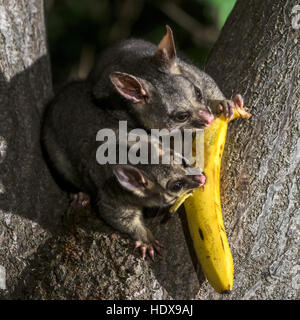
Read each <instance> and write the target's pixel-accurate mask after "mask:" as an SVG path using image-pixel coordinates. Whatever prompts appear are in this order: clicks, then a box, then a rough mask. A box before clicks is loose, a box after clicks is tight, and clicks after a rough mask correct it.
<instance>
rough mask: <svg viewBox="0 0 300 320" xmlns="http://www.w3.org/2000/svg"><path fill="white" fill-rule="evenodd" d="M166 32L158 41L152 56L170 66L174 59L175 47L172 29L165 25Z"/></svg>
mask: <svg viewBox="0 0 300 320" xmlns="http://www.w3.org/2000/svg"><path fill="white" fill-rule="evenodd" d="M166 28H167V33H166V35H165V36H164V37H163V38H162V40H161V41H160V43H159V45H158V47H157V50H156V52H155V55H154V58H155V59H156V60H158V61H159V62H161V63H163V64H164V65H166V66H172V65H173V64H175V60H176V49H175V43H174V38H173V33H172V30H171V28H170V27H169V26H166Z"/></svg>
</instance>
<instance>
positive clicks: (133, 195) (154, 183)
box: [42, 82, 199, 244]
mask: <svg viewBox="0 0 300 320" xmlns="http://www.w3.org/2000/svg"><path fill="white" fill-rule="evenodd" d="M106 103H109V101H108V100H103V101H102V104H103V108H101V107H99V106H96V105H95V104H94V103H93V101H92V98H91V87H90V86H89V84H88V83H86V82H77V83H71V84H69V85H68V86H67V87H65V88H64V89H63V90H62V91H61V93H60V94H58V95H57V97H56V98H55V100H54V101H53V102H52V103H51V104H50V105H49V106H48V108H47V110H46V114H45V117H44V123H43V128H42V143H43V146H44V149H45V152H46V156H47V158H48V159H49V160H50V162H51V165H52V167H53V169H54V171H55V172H57V173H58V174H59V176H61V177H63V178H64V180H65V181H66V182H68V183H69V184H71V185H73V186H75V187H76V188H77V189H78V190H80V191H83V192H86V193H88V194H90V195H91V196H92V199H93V201H94V204H95V206H96V208H97V209H98V211H99V214H100V215H101V216H102V218H103V219H104V220H105V221H106V222H107V223H108V224H110V225H111V226H113V227H114V228H116V229H117V230H119V231H122V232H126V233H127V234H129V235H130V236H131V237H132V238H133V239H135V240H138V241H141V242H143V243H146V244H151V243H153V241H154V238H153V236H152V234H151V232H150V231H149V230H148V229H147V228H146V227H145V225H144V223H143V218H142V209H143V207H164V206H168V205H171V204H172V203H173V202H174V201H175V199H176V198H177V197H178V196H179V195H180V194H181V193H182V192H183V191H186V190H189V189H193V188H195V187H199V183H198V182H197V181H196V180H195V179H194V177H192V176H187V175H186V171H185V167H184V166H186V165H181V164H180V165H179V164H171V165H151V164H149V165H136V166H135V169H136V170H139V172H141V173H142V174H143V176H144V178H145V180H146V182H147V184H146V185H145V188H144V187H143V188H140V189H139V188H137V190H135V191H130V190H127V189H126V188H123V187H122V186H121V185H120V183H119V182H118V180H117V179H116V176H115V174H114V170H115V169H116V168H117V166H116V165H109V164H107V165H99V164H98V163H97V162H96V150H97V148H98V146H99V142H96V134H97V132H98V130H100V129H102V128H112V129H113V130H116V131H117V129H118V125H119V121H118V119H115V118H113V117H110V116H108V114H107V113H106V111H105V110H106V107H109V105H105V104H106ZM129 130H130V128H129ZM178 179H182V180H184V181H185V186H184V188H183V189H182V190H180V191H178V192H173V191H171V190H170V189H169V183H170V181H177V180H178Z"/></svg>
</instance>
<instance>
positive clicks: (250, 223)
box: [199, 0, 300, 299]
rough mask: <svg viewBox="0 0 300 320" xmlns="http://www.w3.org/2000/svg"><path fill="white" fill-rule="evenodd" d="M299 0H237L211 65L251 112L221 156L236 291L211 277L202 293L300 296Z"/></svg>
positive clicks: (216, 76)
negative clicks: (219, 289)
mask: <svg viewBox="0 0 300 320" xmlns="http://www.w3.org/2000/svg"><path fill="white" fill-rule="evenodd" d="M297 4H299V1H297V0H288V1H286V0H275V1H267V0H265V1H261V0H252V1H243V0H240V1H238V2H237V4H236V6H235V8H234V10H233V12H232V13H231V15H230V17H229V19H228V20H227V22H226V25H225V27H224V29H223V30H222V34H221V36H220V38H219V40H218V42H217V44H216V46H215V48H214V50H213V51H212V54H211V56H210V58H209V61H208V63H207V66H206V70H207V72H208V73H209V74H210V75H211V76H212V77H213V78H214V79H215V80H216V81H217V83H218V84H219V86H220V87H221V89H222V90H223V91H224V93H225V94H226V96H227V97H230V96H231V95H232V94H233V93H241V94H242V95H243V96H244V97H245V104H246V106H247V107H248V108H249V110H250V112H251V114H252V118H251V119H250V121H247V122H245V121H243V120H237V121H234V122H232V124H231V125H230V127H229V129H228V136H227V142H226V147H225V150H224V156H223V160H222V161H223V162H222V173H221V179H222V184H221V186H222V189H221V193H222V198H221V200H222V206H223V215H224V218H225V225H226V230H227V232H228V236H229V243H230V245H231V248H232V253H233V259H234V264H235V278H234V287H233V291H232V293H231V294H230V295H228V296H224V297H221V296H220V295H218V294H216V293H214V292H213V290H212V289H211V288H210V287H208V286H207V285H205V286H203V287H201V290H200V294H199V298H200V299H219V298H223V299H296V298H297V299H299V298H300V290H299V289H300V265H299V262H300V260H299V257H300V254H299V247H300V211H299V210H300V203H299V200H300V194H299V188H300V184H299V182H300V168H299V160H300V139H299V131H300V127H299V123H300V121H299V120H300V116H299V101H300V90H299V88H300V64H299V62H300V61H299V60H300V45H299V32H300V31H299V29H298V30H296V29H293V26H292V23H293V22H295V21H293V19H295V18H296V17H295V15H293V14H292V8H293V7H294V6H295V5H297ZM298 13H299V11H298ZM298 21H299V16H298ZM298 25H299V22H298Z"/></svg>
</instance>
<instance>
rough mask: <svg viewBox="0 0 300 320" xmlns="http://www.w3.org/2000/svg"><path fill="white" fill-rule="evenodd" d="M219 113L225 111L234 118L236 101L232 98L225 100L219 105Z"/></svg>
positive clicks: (226, 114) (227, 115)
mask: <svg viewBox="0 0 300 320" xmlns="http://www.w3.org/2000/svg"><path fill="white" fill-rule="evenodd" d="M218 111H219V113H222V112H223V113H224V115H225V117H227V118H229V119H230V118H232V116H233V113H234V102H233V101H232V100H223V101H221V102H220V104H219V107H218Z"/></svg>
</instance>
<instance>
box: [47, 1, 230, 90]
mask: <svg viewBox="0 0 300 320" xmlns="http://www.w3.org/2000/svg"><path fill="white" fill-rule="evenodd" d="M235 2H236V0H174V1H169V0H157V1H156V0H151V1H150V0H46V1H45V3H46V19H47V34H48V42H49V50H50V58H51V65H52V73H53V83H54V88H55V89H58V88H59V87H60V86H61V85H63V84H64V83H65V82H67V81H68V80H70V79H76V78H85V77H86V75H87V74H88V72H89V71H90V69H91V68H92V66H93V64H94V63H95V60H96V59H97V58H98V57H99V55H100V54H101V52H102V51H103V50H104V49H105V48H107V47H108V46H110V45H111V44H113V43H115V42H116V41H118V40H120V39H123V38H128V37H138V38H143V39H146V40H150V41H152V42H154V43H157V44H158V43H159V41H160V39H161V38H162V37H163V35H164V34H165V25H166V24H168V25H170V26H171V28H172V30H173V33H174V37H175V42H176V47H177V50H178V49H179V50H180V51H181V52H184V53H185V55H187V56H188V57H189V58H191V59H192V60H193V61H194V62H195V63H196V64H197V65H198V66H200V67H201V66H203V64H204V62H205V60H206V58H207V56H208V54H209V52H210V49H211V48H212V46H213V44H214V43H215V41H216V39H217V37H218V35H219V31H220V29H221V28H222V26H223V24H224V22H225V20H226V18H227V16H228V14H229V13H230V11H231V9H232V7H233V6H234V4H235Z"/></svg>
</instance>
